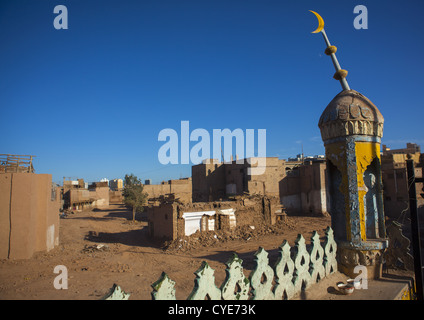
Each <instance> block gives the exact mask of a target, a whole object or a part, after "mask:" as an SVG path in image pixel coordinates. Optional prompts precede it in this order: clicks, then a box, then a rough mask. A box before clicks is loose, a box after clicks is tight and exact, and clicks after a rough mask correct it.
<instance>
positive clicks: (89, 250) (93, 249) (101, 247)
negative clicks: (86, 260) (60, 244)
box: [81, 244, 109, 253]
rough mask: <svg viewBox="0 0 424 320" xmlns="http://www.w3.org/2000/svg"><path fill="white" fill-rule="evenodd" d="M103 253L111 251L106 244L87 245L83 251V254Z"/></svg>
mask: <svg viewBox="0 0 424 320" xmlns="http://www.w3.org/2000/svg"><path fill="white" fill-rule="evenodd" d="M101 251H109V246H108V245H106V244H94V245H92V246H89V245H85V246H84V249H82V250H81V252H82V253H95V252H101Z"/></svg>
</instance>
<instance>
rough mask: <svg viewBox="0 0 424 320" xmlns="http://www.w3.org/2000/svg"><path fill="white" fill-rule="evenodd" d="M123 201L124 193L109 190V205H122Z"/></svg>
mask: <svg viewBox="0 0 424 320" xmlns="http://www.w3.org/2000/svg"><path fill="white" fill-rule="evenodd" d="M123 200H124V197H123V196H122V191H113V190H109V203H122V201H123Z"/></svg>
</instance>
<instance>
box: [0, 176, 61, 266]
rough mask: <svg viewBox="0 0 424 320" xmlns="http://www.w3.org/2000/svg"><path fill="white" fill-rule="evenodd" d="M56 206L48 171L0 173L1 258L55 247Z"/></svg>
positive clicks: (57, 201) (57, 212)
mask: <svg viewBox="0 0 424 320" xmlns="http://www.w3.org/2000/svg"><path fill="white" fill-rule="evenodd" d="M59 207H60V201H59V200H58V196H57V195H56V197H55V198H53V200H52V176H51V175H50V174H34V173H3V174H0V258H2V259H7V258H10V259H27V258H30V257H31V256H32V255H33V254H34V253H35V252H38V251H45V250H47V251H49V250H51V249H53V248H54V247H55V246H57V245H58V244H59Z"/></svg>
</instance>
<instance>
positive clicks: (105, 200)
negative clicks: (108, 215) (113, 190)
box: [90, 186, 109, 209]
mask: <svg viewBox="0 0 424 320" xmlns="http://www.w3.org/2000/svg"><path fill="white" fill-rule="evenodd" d="M90 192H93V194H94V197H95V199H96V200H95V201H94V202H93V207H95V208H99V209H103V208H107V207H109V187H108V186H106V187H96V188H95V189H94V190H90Z"/></svg>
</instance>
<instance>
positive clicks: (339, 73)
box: [309, 10, 350, 90]
mask: <svg viewBox="0 0 424 320" xmlns="http://www.w3.org/2000/svg"><path fill="white" fill-rule="evenodd" d="M309 11H311V12H312V13H313V14H315V16H316V17H317V19H318V28H317V29H316V30H315V31H312V33H318V32H321V34H322V36H323V37H324V41H325V44H326V45H327V48H326V49H325V54H326V55H328V56H330V57H331V60H332V61H333V65H334V68H335V69H336V73H335V74H334V76H333V78H334V79H336V80H339V81H340V84H341V85H342V88H343V90H350V87H349V84H348V83H347V80H346V76H347V71H346V70H344V69H342V68H341V67H340V64H339V61H338V60H337V57H336V52H337V47H335V46H332V45H331V43H330V40H328V37H327V34H326V33H325V30H324V20H323V19H322V18H321V16H320V15H319V14H318V13H316V12H314V11H312V10H309Z"/></svg>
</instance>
